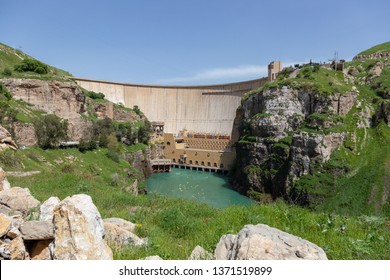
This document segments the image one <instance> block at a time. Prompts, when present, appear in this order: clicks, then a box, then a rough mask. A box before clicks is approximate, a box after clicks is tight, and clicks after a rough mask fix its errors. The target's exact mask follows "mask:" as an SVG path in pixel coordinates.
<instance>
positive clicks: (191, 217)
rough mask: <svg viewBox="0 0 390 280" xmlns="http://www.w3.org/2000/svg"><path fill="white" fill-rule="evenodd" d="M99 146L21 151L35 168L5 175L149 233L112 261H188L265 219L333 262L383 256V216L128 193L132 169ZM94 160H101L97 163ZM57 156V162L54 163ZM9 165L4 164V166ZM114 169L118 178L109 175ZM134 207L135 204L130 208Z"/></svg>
mask: <svg viewBox="0 0 390 280" xmlns="http://www.w3.org/2000/svg"><path fill="white" fill-rule="evenodd" d="M105 152H106V151H105V150H104V149H101V150H97V151H94V152H87V153H85V154H82V153H79V152H78V151H77V150H75V149H66V150H50V151H44V150H40V149H35V148H32V149H27V150H23V151H18V152H17V153H16V155H17V156H18V157H19V158H20V159H21V160H22V161H23V163H24V165H25V169H24V170H25V171H34V170H40V171H42V173H40V174H37V175H33V176H30V177H9V181H10V182H11V184H12V185H13V186H22V187H28V188H29V189H30V190H31V192H32V194H33V195H34V196H35V197H36V198H38V199H39V200H40V201H42V202H43V201H44V200H46V199H47V198H49V197H50V196H58V197H60V198H61V199H63V198H65V197H66V196H69V195H73V194H77V193H86V194H88V195H91V196H92V198H93V201H94V203H95V204H96V205H97V207H98V209H99V210H100V212H101V215H102V216H103V217H104V218H108V217H121V218H124V219H127V220H130V221H132V222H134V223H137V224H138V230H137V231H138V232H137V233H138V234H139V235H140V236H147V237H148V238H149V246H148V247H146V248H141V249H133V248H129V249H125V250H122V251H115V258H117V259H137V258H143V257H146V256H149V255H155V254H157V255H160V256H161V257H163V258H164V259H186V258H188V256H189V255H190V253H191V251H192V249H193V248H194V247H195V246H196V245H201V246H203V247H204V248H206V249H207V250H210V251H213V250H214V249H215V246H216V244H217V243H218V240H219V238H220V237H221V236H222V235H223V234H227V233H237V232H238V231H239V230H240V229H241V228H242V227H243V226H244V225H245V224H257V223H265V224H268V225H270V226H273V227H277V228H279V229H281V230H284V231H286V232H289V233H292V234H295V235H297V236H300V237H302V238H305V239H308V240H310V241H312V242H314V243H316V244H318V245H319V246H321V247H323V248H324V250H325V251H326V253H327V254H328V256H329V258H331V259H389V258H390V252H389V251H388V250H387V249H386V248H387V244H388V242H389V240H390V232H389V230H388V228H387V226H388V225H386V220H384V219H383V218H371V217H345V216H340V215H335V214H326V213H313V212H310V211H309V210H307V209H302V208H299V207H297V206H290V205H287V204H285V203H283V202H280V201H279V202H276V203H274V204H272V205H258V206H253V207H238V206H234V207H229V208H226V209H214V208H211V207H208V206H207V205H203V204H198V203H194V202H190V201H185V200H179V199H169V198H164V197H158V196H144V195H141V196H137V197H135V196H132V195H130V194H128V193H126V192H125V191H124V190H123V189H122V187H123V186H126V185H128V184H130V183H131V182H128V181H127V177H126V176H127V175H126V174H127V171H128V170H132V172H136V171H135V170H134V169H132V167H131V166H130V165H129V164H128V163H127V162H125V161H121V162H120V163H119V164H118V163H115V162H113V161H112V160H110V159H108V158H107V157H106V156H105ZM97 159H99V160H97ZM58 160H61V161H63V162H61V161H58ZM10 169H12V168H6V170H10ZM114 173H117V174H118V176H119V180H113V176H112V175H113V174H114ZM134 206H138V207H140V208H139V210H138V211H136V212H134V211H132V208H133V207H134Z"/></svg>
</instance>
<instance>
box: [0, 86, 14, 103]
mask: <svg viewBox="0 0 390 280" xmlns="http://www.w3.org/2000/svg"><path fill="white" fill-rule="evenodd" d="M2 97H5V99H7V100H11V99H12V94H11V93H10V92H9V91H8V89H7V88H6V87H5V86H4V85H3V84H1V83H0V99H1V98H2Z"/></svg>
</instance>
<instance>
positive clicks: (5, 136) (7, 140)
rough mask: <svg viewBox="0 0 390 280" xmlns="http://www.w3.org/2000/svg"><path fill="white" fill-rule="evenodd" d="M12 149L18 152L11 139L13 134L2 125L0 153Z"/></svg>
mask: <svg viewBox="0 0 390 280" xmlns="http://www.w3.org/2000/svg"><path fill="white" fill-rule="evenodd" d="M7 148H10V149H12V150H16V149H17V148H18V146H17V145H16V143H15V142H14V140H13V139H12V137H11V133H9V132H8V130H6V129H5V128H4V127H2V126H1V125H0V151H1V150H3V149H7Z"/></svg>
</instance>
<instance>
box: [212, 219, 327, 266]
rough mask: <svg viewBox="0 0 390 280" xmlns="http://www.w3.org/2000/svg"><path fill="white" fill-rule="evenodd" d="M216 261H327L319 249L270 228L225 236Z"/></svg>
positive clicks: (258, 227) (259, 227)
mask: <svg viewBox="0 0 390 280" xmlns="http://www.w3.org/2000/svg"><path fill="white" fill-rule="evenodd" d="M215 258H216V259H217V260H327V257H326V254H325V252H324V251H323V250H322V249H321V248H320V247H318V246H317V245H315V244H313V243H311V242H309V241H307V240H304V239H302V238H299V237H296V236H294V235H291V234H288V233H285V232H283V231H280V230H278V229H276V228H272V227H269V226H267V225H263V224H258V225H246V226H245V227H244V228H243V229H242V230H241V231H240V232H239V233H238V234H237V235H227V236H223V237H222V238H221V240H220V241H219V243H218V245H217V248H216V250H215Z"/></svg>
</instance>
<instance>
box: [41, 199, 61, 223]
mask: <svg viewBox="0 0 390 280" xmlns="http://www.w3.org/2000/svg"><path fill="white" fill-rule="evenodd" d="M60 202H61V201H60V199H59V198H58V197H53V196H52V197H50V198H49V199H48V200H46V201H45V202H44V203H42V205H41V208H40V216H39V220H41V221H52V220H53V213H54V208H55V207H56V206H57V205H58V204H59V203H60Z"/></svg>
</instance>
